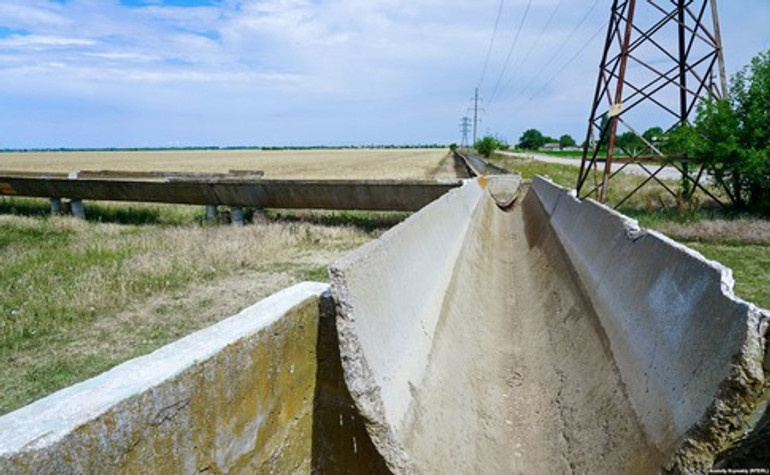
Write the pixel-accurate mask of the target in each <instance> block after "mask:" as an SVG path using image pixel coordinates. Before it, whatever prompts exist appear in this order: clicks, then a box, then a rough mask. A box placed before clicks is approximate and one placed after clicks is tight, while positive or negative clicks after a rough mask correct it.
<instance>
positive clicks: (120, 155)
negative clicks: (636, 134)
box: [0, 149, 454, 414]
mask: <svg viewBox="0 0 770 475" xmlns="http://www.w3.org/2000/svg"><path fill="white" fill-rule="evenodd" d="M103 169H109V170H143V171H148V170H159V171H203V172H205V171H210V172H222V171H227V170H230V169H249V170H254V169H259V170H264V171H265V176H267V177H281V178H362V179H364V178H425V177H441V176H447V177H452V176H454V162H453V160H452V159H451V157H450V156H449V154H448V151H447V150H436V149H409V150H292V151H256V150H221V151H220V150H214V151H211V150H190V151H148V152H66V153H65V152H59V153H57V152H47V153H2V154H0V170H27V171H53V172H56V171H72V170H103ZM86 215H87V216H88V221H86V222H82V221H77V220H74V219H72V218H65V217H50V216H49V203H48V202H47V200H41V199H29V198H8V197H0V262H2V267H3V272H2V273H0V387H2V388H3V391H2V393H0V414H2V413H6V412H8V411H11V410H13V409H15V408H18V407H20V406H22V405H24V404H26V403H28V402H30V401H32V400H34V399H37V398H39V397H42V396H44V395H46V394H49V393H51V392H53V391H55V390H57V389H60V388H63V387H66V386H68V385H70V384H72V383H74V382H77V381H81V380H83V379H85V378H88V377H90V376H93V375H96V374H98V373H100V372H102V371H104V370H106V369H108V368H110V367H112V366H114V365H115V364H118V363H120V362H122V361H125V360H126V359H129V358H132V357H135V356H137V355H141V354H145V353H147V352H149V351H151V350H153V349H155V348H158V347H160V346H162V345H164V344H166V343H168V342H170V341H173V340H176V339H178V338H179V337H181V336H183V335H186V334H189V333H191V332H193V331H195V330H198V329H201V328H204V327H206V326H209V325H211V324H212V323H214V322H216V321H218V320H221V319H223V318H226V317H229V316H231V315H234V314H235V313H237V312H238V311H240V310H241V309H242V308H244V307H247V306H249V305H251V304H253V303H254V302H257V301H258V300H260V299H262V298H264V297H267V296H268V295H270V294H272V293H275V292H276V291H278V290H280V289H283V288H285V287H288V286H290V285H293V284H295V283H298V282H301V281H303V280H317V281H325V280H327V279H328V277H327V271H326V268H327V266H328V264H330V263H331V262H332V261H334V260H335V259H336V258H338V257H340V256H342V255H343V254H344V253H346V252H348V251H349V250H351V249H353V248H355V247H358V246H360V245H361V244H363V243H365V242H367V241H368V240H370V239H373V238H375V237H377V236H379V235H380V233H382V232H383V230H385V229H387V228H389V227H391V226H393V225H395V224H396V223H398V222H400V221H401V220H403V219H404V218H405V217H406V214H404V213H360V212H359V213H355V212H293V213H292V212H282V213H278V212H271V211H268V212H265V213H261V214H256V215H255V216H253V218H252V223H251V224H250V225H248V226H246V227H243V228H236V227H232V226H220V225H210V224H208V223H206V222H205V219H204V209H203V207H190V206H175V205H155V204H135V203H120V204H117V203H116V204H110V203H106V204H97V203H89V202H86Z"/></svg>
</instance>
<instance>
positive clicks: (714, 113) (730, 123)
mask: <svg viewBox="0 0 770 475" xmlns="http://www.w3.org/2000/svg"><path fill="white" fill-rule="evenodd" d="M768 104H770V51H765V52H763V53H760V54H759V55H758V56H756V57H755V58H754V59H753V60H752V62H751V64H750V65H749V66H746V67H744V68H743V69H742V70H741V71H740V72H738V74H736V75H735V76H734V77H733V79H732V82H731V87H730V94H729V97H728V98H726V99H720V100H708V101H704V102H702V103H701V104H700V105H699V107H698V113H697V116H696V118H695V122H694V124H693V126H688V125H685V126H682V127H679V128H677V129H675V130H674V131H672V132H671V133H670V134H669V138H668V144H667V148H669V149H670V151H673V154H674V155H680V156H681V155H686V156H688V157H689V158H691V159H692V160H693V161H694V162H696V163H699V164H702V165H704V166H705V167H706V169H707V170H708V172H709V174H710V175H711V177H712V178H713V179H714V182H715V183H716V184H717V185H718V186H720V187H721V188H722V189H724V191H725V192H726V193H727V194H728V195H729V196H730V199H731V200H732V202H733V203H734V204H735V205H736V207H738V208H744V209H750V210H754V211H757V212H760V213H762V214H764V215H768V216H770V109H769V108H768Z"/></svg>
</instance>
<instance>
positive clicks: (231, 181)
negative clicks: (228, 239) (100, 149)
mask: <svg viewBox="0 0 770 475" xmlns="http://www.w3.org/2000/svg"><path fill="white" fill-rule="evenodd" d="M84 176H85V178H84V177H83V176H82V174H78V173H73V174H71V175H70V176H68V177H64V176H60V175H55V174H47V173H43V174H35V175H31V174H28V175H23V174H19V173H7V172H0V195H11V196H35V197H42V198H50V197H62V198H72V197H78V198H81V199H85V200H106V201H133V202H154V203H177V204H192V205H225V206H245V207H254V208H291V209H355V210H370V211H416V210H419V209H420V208H422V207H423V206H425V205H426V204H428V203H430V202H431V201H433V200H435V199H437V198H438V197H440V196H441V195H443V194H444V193H446V192H447V191H449V190H451V189H453V188H457V187H458V186H460V184H461V181H460V180H456V179H436V180H427V179H426V180H265V179H261V178H260V177H259V176H240V175H212V174H189V173H188V174H184V176H183V177H180V176H166V175H163V176H162V177H153V178H142V177H131V178H122V177H113V176H110V177H109V178H105V177H104V176H99V177H96V178H92V177H89V175H87V174H86V175H84Z"/></svg>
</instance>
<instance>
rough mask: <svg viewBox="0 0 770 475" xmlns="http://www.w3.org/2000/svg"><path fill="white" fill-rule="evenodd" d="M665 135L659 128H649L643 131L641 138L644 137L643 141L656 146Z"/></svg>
mask: <svg viewBox="0 0 770 475" xmlns="http://www.w3.org/2000/svg"><path fill="white" fill-rule="evenodd" d="M665 134H666V133H665V132H664V131H663V129H661V128H660V127H650V128H649V129H647V130H645V131H644V133H643V134H642V137H644V140H646V141H647V142H649V143H651V144H652V145H655V144H657V143H658V142H660V141H661V139H662V138H663V136H664V135H665Z"/></svg>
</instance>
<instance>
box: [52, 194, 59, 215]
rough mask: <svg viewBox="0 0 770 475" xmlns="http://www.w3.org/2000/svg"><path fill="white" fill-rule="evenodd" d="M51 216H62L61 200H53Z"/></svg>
mask: <svg viewBox="0 0 770 475" xmlns="http://www.w3.org/2000/svg"><path fill="white" fill-rule="evenodd" d="M51 214H52V215H57V214H61V198H51Z"/></svg>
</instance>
